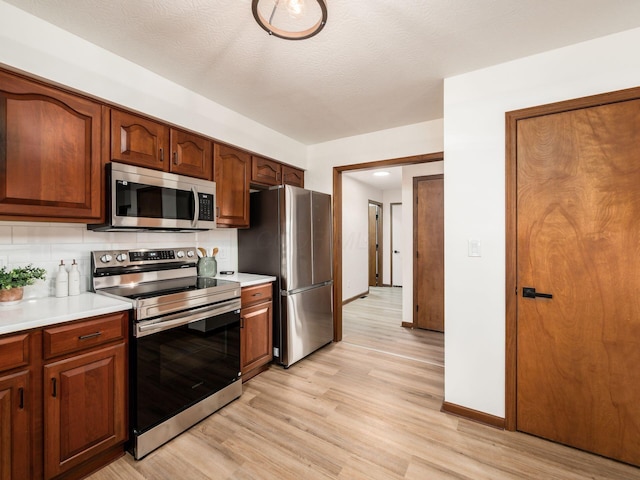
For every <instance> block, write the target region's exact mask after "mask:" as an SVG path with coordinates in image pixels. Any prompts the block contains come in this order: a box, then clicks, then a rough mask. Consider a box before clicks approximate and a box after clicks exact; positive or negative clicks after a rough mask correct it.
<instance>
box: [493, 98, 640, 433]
mask: <svg viewBox="0 0 640 480" xmlns="http://www.w3.org/2000/svg"><path fill="white" fill-rule="evenodd" d="M636 99H640V87H634V88H628V89H624V90H618V91H615V92H608V93H602V94H598V95H591V96H588V97H582V98H576V99H572V100H565V101H562V102H556V103H549V104H545V105H540V106H535V107H530V108H524V109H521V110H514V111H511V112H506V114H505V129H506V134H505V139H506V145H505V154H506V159H505V227H506V232H505V234H506V238H505V247H506V251H505V263H506V264H505V307H506V308H505V317H506V318H505V342H506V344H505V429H507V430H516V428H517V425H516V414H517V410H516V402H517V398H516V393H517V353H518V351H517V328H518V310H517V293H518V285H517V280H518V279H517V268H518V265H517V187H518V185H517V178H516V169H517V125H518V121H520V120H524V119H527V118H533V117H539V116H544V115H550V114H556V113H562V112H568V111H572V110H579V109H582V108H589V107H595V106H598V105H606V104H612V103H618V102H625V101H629V100H636Z"/></svg>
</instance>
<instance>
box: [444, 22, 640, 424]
mask: <svg viewBox="0 0 640 480" xmlns="http://www.w3.org/2000/svg"><path fill="white" fill-rule="evenodd" d="M638 45H640V29H634V30H630V31H627V32H623V33H620V34H616V35H611V36H607V37H603V38H601V39H596V40H593V41H589V42H584V43H581V44H577V45H573V46H570V47H566V48H563V49H558V50H554V51H551V52H547V53H544V54H540V55H535V56H532V57H528V58H524V59H520V60H516V61H513V62H509V63H505V64H502V65H498V66H495V67H492V68H487V69H483V70H479V71H476V72H472V73H468V74H465V75H460V76H457V77H453V78H448V79H446V80H445V88H444V90H445V98H444V150H445V152H446V163H445V168H444V171H445V177H444V182H445V189H444V193H445V331H446V335H445V365H446V367H445V400H446V401H447V402H450V403H454V404H458V405H461V406H464V407H468V408H472V409H475V410H479V411H482V412H486V413H489V414H492V415H496V416H499V417H502V416H504V412H505V406H504V397H505V383H504V382H505V200H504V198H505V190H504V187H505V182H504V178H505V112H507V111H511V110H516V109H520V108H525V107H530V106H535V105H541V104H545V103H550V102H557V101H561V100H567V99H572V98H577V97H581V96H586V95H592V94H597V93H603V92H608V91H613V90H618V89H623V88H628V87H635V86H638V85H640V56H639V55H638V54H637V46H638ZM471 238H474V239H479V240H481V241H482V257H480V258H470V257H468V256H467V242H468V240H469V239H471Z"/></svg>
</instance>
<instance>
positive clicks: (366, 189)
mask: <svg viewBox="0 0 640 480" xmlns="http://www.w3.org/2000/svg"><path fill="white" fill-rule="evenodd" d="M342 191H343V197H342V198H343V202H342V298H343V300H347V299H349V298H352V297H354V296H356V295H360V294H361V293H364V292H367V291H368V290H369V200H373V201H376V202H380V203H382V191H381V190H378V189H375V188H372V187H370V186H369V185H365V184H364V183H361V182H359V181H357V180H354V179H353V178H350V177H348V176H343V177H342Z"/></svg>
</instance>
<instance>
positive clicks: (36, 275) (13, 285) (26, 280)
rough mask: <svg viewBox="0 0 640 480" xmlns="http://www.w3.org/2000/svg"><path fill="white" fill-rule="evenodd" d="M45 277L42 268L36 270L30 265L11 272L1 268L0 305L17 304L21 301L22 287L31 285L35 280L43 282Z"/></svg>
mask: <svg viewBox="0 0 640 480" xmlns="http://www.w3.org/2000/svg"><path fill="white" fill-rule="evenodd" d="M45 275H46V272H45V270H44V268H36V267H34V266H33V265H31V264H29V265H27V266H26V267H17V268H14V269H13V270H8V269H7V267H2V268H1V269H0V304H1V303H5V304H7V303H9V302H10V303H15V302H19V301H20V300H22V295H23V294H24V287H25V286H27V285H33V284H34V283H35V282H36V280H44V279H45Z"/></svg>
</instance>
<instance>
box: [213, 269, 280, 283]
mask: <svg viewBox="0 0 640 480" xmlns="http://www.w3.org/2000/svg"><path fill="white" fill-rule="evenodd" d="M215 278H217V279H219V280H230V281H232V282H239V283H240V286H241V287H250V286H252V285H260V284H261V283H268V282H275V281H276V277H272V276H270V275H256V274H255V273H237V272H236V273H234V274H233V275H220V274H218V275H216V276H215Z"/></svg>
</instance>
